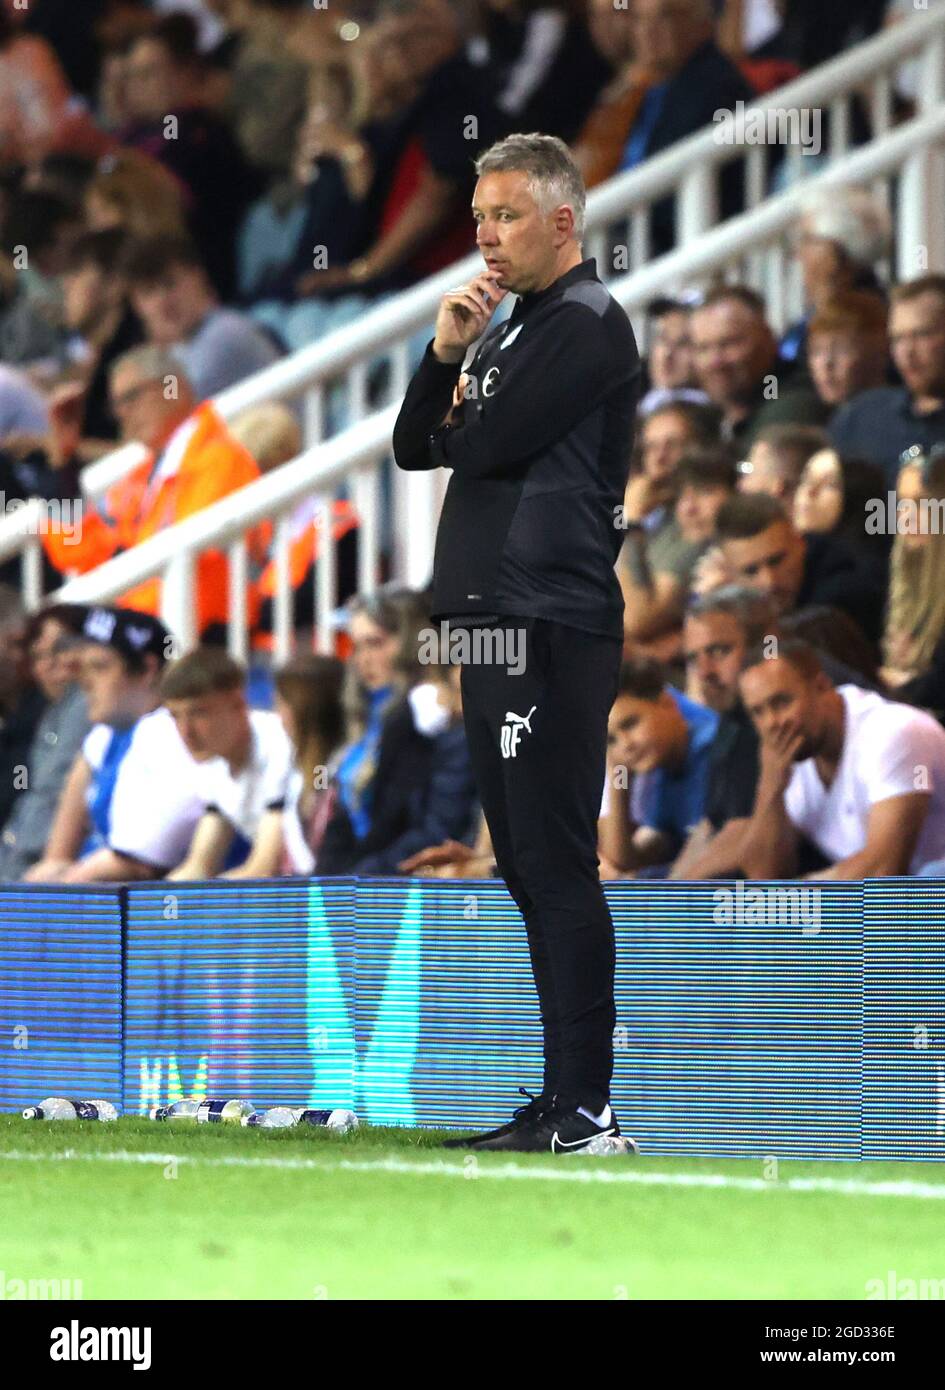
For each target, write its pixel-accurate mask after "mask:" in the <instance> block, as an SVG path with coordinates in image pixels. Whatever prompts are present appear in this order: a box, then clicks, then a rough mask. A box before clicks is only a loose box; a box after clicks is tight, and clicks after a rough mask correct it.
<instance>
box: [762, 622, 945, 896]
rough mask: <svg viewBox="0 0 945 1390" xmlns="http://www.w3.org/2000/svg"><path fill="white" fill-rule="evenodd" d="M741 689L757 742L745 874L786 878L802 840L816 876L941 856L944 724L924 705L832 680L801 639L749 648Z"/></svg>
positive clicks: (843, 876)
mask: <svg viewBox="0 0 945 1390" xmlns="http://www.w3.org/2000/svg"><path fill="white" fill-rule="evenodd" d="M739 688H740V691H741V697H742V701H743V703H744V704H745V707H746V709H747V710H748V713H749V714H750V716H751V718H752V720H753V722H754V725H755V729H756V731H757V733H758V737H759V740H760V743H761V762H760V775H759V779H758V788H757V792H756V797H755V806H754V810H753V813H752V817H751V821H750V823H749V826H748V828H747V830H746V833H745V837H744V840H743V842H742V846H741V864H740V867H741V868H742V870H743V871H744V873H745V874H746V876H747V877H748V878H753V879H779V878H790V877H792V876H793V875H794V874H795V873H796V872H797V868H798V857H799V851H800V847H801V844H802V843H803V841H805V840H806V841H808V842H809V843H811V844H813V845H814V846H815V847H816V848H817V849H818V850H819V851H820V852H821V854H822V855H823V856H824V858H825V859H826V860H827V862H828V867H827V868H826V869H823V870H821V871H819V872H816V873H814V874H810V875H807V876H808V877H811V878H819V879H839V880H842V881H849V880H850V879H861V878H883V877H887V876H890V875H905V874H917V873H919V872H920V871H921V869H922V868H924V867H925V866H926V865H927V864H930V863H932V862H934V861H935V860H937V859H940V858H941V854H942V845H943V844H945V730H943V729H942V727H941V725H940V724H937V723H936V721H935V720H934V719H933V718H932V716H931V715H929V714H926V713H925V712H924V711H922V710H917V709H912V708H911V707H910V706H908V705H903V704H898V703H895V702H893V701H890V700H886V699H884V698H883V697H882V696H881V695H878V694H876V693H875V692H873V691H866V690H860V689H858V688H857V687H856V686H852V685H842V686H840V687H839V688H835V687H834V685H833V684H832V682H831V681H830V679H829V677H828V676H827V675H826V673H825V672H824V670H823V667H822V664H821V662H820V661H819V659H818V657H817V654H816V653H815V652H814V650H813V649H812V648H811V647H809V646H808V645H807V644H806V643H804V642H798V641H788V642H782V643H781V644H780V646H779V648H778V651H777V654H776V655H772V654H771V653H770V651H767V650H763V649H762V648H756V649H755V650H754V651H752V652H749V653H748V655H747V656H746V658H745V663H744V667H743V670H742V673H741V677H740V681H739Z"/></svg>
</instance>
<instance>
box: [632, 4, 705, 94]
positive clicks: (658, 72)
mask: <svg viewBox="0 0 945 1390" xmlns="http://www.w3.org/2000/svg"><path fill="white" fill-rule="evenodd" d="M702 10H703V7H702V6H701V5H700V4H699V3H698V0H631V8H630V24H631V34H632V43H633V54H634V57H635V58H636V60H637V62H638V63H640V64H642V65H643V66H644V67H646V68H648V69H649V70H650V71H651V72H652V73H653V75H654V77H655V78H656V79H657V80H658V81H665V80H666V79H667V78H669V77H673V76H674V75H675V74H676V73H677V72H679V71H680V69H681V68H683V67H684V66H685V65H686V63H687V62H688V61H689V59H690V57H691V56H692V54H693V53H694V52H695V51H696V49H697V48H698V47H699V46H700V45H701V44H703V43H704V42H705V40H706V39H707V38H708V37H709V36H710V34H711V32H712V26H711V24H709V23H707V22H706V20H705V17H704V13H703V12H702Z"/></svg>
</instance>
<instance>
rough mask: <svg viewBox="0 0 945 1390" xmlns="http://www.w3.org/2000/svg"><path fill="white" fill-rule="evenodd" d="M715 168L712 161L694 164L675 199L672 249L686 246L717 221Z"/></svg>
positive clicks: (717, 180)
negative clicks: (674, 228)
mask: <svg viewBox="0 0 945 1390" xmlns="http://www.w3.org/2000/svg"><path fill="white" fill-rule="evenodd" d="M718 183H719V166H718V164H716V163H715V161H714V160H710V159H707V160H706V161H705V162H704V163H701V164H695V165H693V167H692V168H691V169H690V170H689V171H688V173H687V174H686V176H685V178H684V179H683V180H682V183H681V184H680V186H679V192H678V194H677V196H676V245H677V246H688V245H689V244H690V242H693V241H696V240H697V239H698V238H699V237H700V236H702V234H703V232H707V231H708V230H709V228H710V227H711V226H714V224H715V222H716V221H717V220H718V206H719V196H718V193H719V190H718Z"/></svg>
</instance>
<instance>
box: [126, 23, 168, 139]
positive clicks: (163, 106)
mask: <svg viewBox="0 0 945 1390" xmlns="http://www.w3.org/2000/svg"><path fill="white" fill-rule="evenodd" d="M125 93H126V101H127V104H128V112H129V114H130V116H131V118H132V120H140V121H147V120H157V119H159V118H161V117H164V116H166V115H167V113H168V112H169V111H173V109H174V107H175V105H176V104H177V98H178V96H179V82H178V73H177V69H176V67H175V65H174V62H173V60H172V58H171V55H170V53H169V52H168V50H167V48H166V47H165V46H164V44H163V43H161V42H160V41H159V40H156V39H139V40H138V42H137V43H136V44H135V45H134V46H133V48H132V49H131V52H130V53H129V54H128V58H127V61H126V63H125Z"/></svg>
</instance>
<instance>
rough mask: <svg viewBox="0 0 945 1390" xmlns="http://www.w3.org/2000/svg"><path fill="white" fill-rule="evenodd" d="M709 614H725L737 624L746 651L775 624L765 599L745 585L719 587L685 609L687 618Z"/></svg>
mask: <svg viewBox="0 0 945 1390" xmlns="http://www.w3.org/2000/svg"><path fill="white" fill-rule="evenodd" d="M711 613H727V614H728V615H729V617H731V618H734V619H735V621H736V622H737V623H740V624H741V626H742V628H743V629H744V631H745V641H746V643H747V644H748V646H750V647H752V646H754V645H755V643H756V642H760V641H761V640H762V638H764V637H765V636H767V634H768V633H769V632H770V631H771V628H772V626H773V625H774V624H775V623H776V622H777V616H776V614H775V612H774V609H773V607H772V604H771V600H770V598H769V597H768V595H767V594H765V593H763V592H762V591H761V590H760V589H752V588H751V587H750V586H749V585H747V584H722V585H720V586H719V588H718V589H712V590H710V592H709V593H707V594H701V595H700V596H699V597H698V598H696V599H694V600H693V601H692V603H690V605H689V606H688V608H687V609H686V617H687V618H706V617H708V616H709V615H710V614H711Z"/></svg>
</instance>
